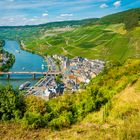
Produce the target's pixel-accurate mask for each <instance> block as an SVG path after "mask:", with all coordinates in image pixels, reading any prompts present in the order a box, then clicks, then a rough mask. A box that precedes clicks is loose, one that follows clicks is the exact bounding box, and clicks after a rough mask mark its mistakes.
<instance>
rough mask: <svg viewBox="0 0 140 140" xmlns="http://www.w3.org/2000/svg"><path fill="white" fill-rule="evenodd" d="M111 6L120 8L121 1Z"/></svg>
mask: <svg viewBox="0 0 140 140" xmlns="http://www.w3.org/2000/svg"><path fill="white" fill-rule="evenodd" d="M113 5H114V6H115V7H116V8H117V7H120V6H121V1H116V2H114V3H113Z"/></svg>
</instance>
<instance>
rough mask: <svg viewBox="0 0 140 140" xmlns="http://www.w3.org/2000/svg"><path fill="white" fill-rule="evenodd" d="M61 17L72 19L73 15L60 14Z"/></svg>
mask: <svg viewBox="0 0 140 140" xmlns="http://www.w3.org/2000/svg"><path fill="white" fill-rule="evenodd" d="M60 16H61V17H72V16H73V14H60Z"/></svg>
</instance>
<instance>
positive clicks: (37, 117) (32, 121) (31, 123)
mask: <svg viewBox="0 0 140 140" xmlns="http://www.w3.org/2000/svg"><path fill="white" fill-rule="evenodd" d="M22 126H23V127H24V128H31V129H33V128H39V127H43V126H44V123H43V119H42V116H41V114H39V113H34V112H26V113H25V114H24V117H23V119H22Z"/></svg>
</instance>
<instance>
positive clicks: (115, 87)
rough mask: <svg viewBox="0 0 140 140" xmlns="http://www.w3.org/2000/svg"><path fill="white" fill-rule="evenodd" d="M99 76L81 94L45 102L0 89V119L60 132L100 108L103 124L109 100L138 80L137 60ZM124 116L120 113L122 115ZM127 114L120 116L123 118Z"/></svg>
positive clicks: (110, 67)
mask: <svg viewBox="0 0 140 140" xmlns="http://www.w3.org/2000/svg"><path fill="white" fill-rule="evenodd" d="M110 63H111V64H109V63H108V65H107V66H108V68H106V69H105V70H104V72H103V73H102V74H100V75H99V76H98V77H96V78H94V79H93V80H91V82H90V84H89V85H88V86H87V87H86V89H85V90H84V91H82V92H78V93H76V94H69V93H66V94H64V95H63V96H60V97H57V98H54V99H51V100H49V101H45V100H43V99H41V98H39V97H36V96H32V95H30V96H27V97H24V98H23V97H22V96H19V95H18V92H17V91H15V90H13V89H12V88H11V87H5V88H4V87H1V88H0V93H1V94H0V107H1V108H0V119H1V120H3V121H4V120H11V119H15V120H18V121H19V122H21V124H22V126H23V127H25V128H40V127H50V128H52V129H58V130H59V129H61V128H63V127H70V126H71V124H74V123H76V122H78V121H81V120H82V119H83V118H84V117H85V116H86V115H87V114H89V113H90V112H95V111H98V110H100V109H101V108H102V107H103V106H104V105H105V107H104V111H103V121H104V122H105V121H106V118H107V117H108V115H109V109H110V108H111V104H112V103H111V99H112V97H113V96H114V95H115V94H117V93H118V92H121V91H122V90H123V89H124V88H125V87H126V86H127V85H132V84H134V83H135V82H136V81H137V80H138V78H139V71H140V60H139V59H130V60H128V61H126V62H125V63H124V64H120V63H115V62H110ZM123 112H124V111H123ZM127 114H129V110H128V111H126V112H125V113H124V114H122V115H121V116H127Z"/></svg>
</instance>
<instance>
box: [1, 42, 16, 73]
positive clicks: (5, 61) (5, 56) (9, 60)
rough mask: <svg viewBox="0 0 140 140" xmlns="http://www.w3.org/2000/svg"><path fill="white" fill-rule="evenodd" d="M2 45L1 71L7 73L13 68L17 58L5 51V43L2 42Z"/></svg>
mask: <svg viewBox="0 0 140 140" xmlns="http://www.w3.org/2000/svg"><path fill="white" fill-rule="evenodd" d="M1 42H2V43H0V48H1V49H0V53H1V59H0V71H4V72H7V71H9V69H10V68H11V67H12V66H13V64H14V62H15V56H14V55H13V54H11V53H9V52H7V51H5V50H4V49H3V47H4V45H5V41H4V40H2V41H1Z"/></svg>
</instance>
